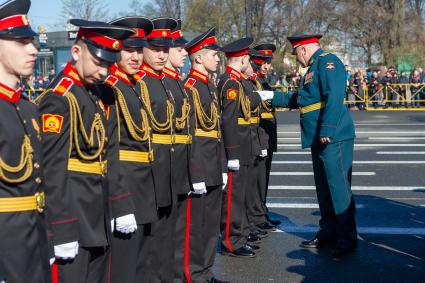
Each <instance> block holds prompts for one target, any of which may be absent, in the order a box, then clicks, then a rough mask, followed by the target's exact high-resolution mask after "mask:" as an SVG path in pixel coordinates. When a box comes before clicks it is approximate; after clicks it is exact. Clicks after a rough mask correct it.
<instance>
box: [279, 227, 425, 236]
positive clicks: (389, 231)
mask: <svg viewBox="0 0 425 283" xmlns="http://www.w3.org/2000/svg"><path fill="white" fill-rule="evenodd" d="M318 230H319V227H318V226H304V227H302V226H283V225H281V226H280V227H279V229H276V231H275V232H277V233H316V232H317V231H318ZM357 231H358V232H359V233H360V234H379V235H425V228H411V227H407V228H402V227H357Z"/></svg>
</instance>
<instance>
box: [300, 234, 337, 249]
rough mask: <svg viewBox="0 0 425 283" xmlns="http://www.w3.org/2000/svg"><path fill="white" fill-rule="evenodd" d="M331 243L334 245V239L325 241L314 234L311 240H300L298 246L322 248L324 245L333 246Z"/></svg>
mask: <svg viewBox="0 0 425 283" xmlns="http://www.w3.org/2000/svg"><path fill="white" fill-rule="evenodd" d="M333 245H335V242H334V241H325V240H322V239H319V238H318V237H317V236H315V237H314V238H313V239H311V240H307V241H303V242H301V244H300V247H302V248H307V249H311V248H323V247H325V246H333Z"/></svg>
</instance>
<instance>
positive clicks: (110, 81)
mask: <svg viewBox="0 0 425 283" xmlns="http://www.w3.org/2000/svg"><path fill="white" fill-rule="evenodd" d="M118 81H119V79H118V78H117V77H115V76H114V75H109V76H108V77H107V78H106V80H105V84H106V85H108V86H114V85H116V84H117V82H118Z"/></svg>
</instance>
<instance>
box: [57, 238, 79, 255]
mask: <svg viewBox="0 0 425 283" xmlns="http://www.w3.org/2000/svg"><path fill="white" fill-rule="evenodd" d="M54 249H55V257H56V258H60V259H73V258H75V257H76V256H77V255H78V242H77V241H75V242H71V243H66V244H61V245H56V246H55V247H54Z"/></svg>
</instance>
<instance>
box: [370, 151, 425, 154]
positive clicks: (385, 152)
mask: <svg viewBox="0 0 425 283" xmlns="http://www.w3.org/2000/svg"><path fill="white" fill-rule="evenodd" d="M376 154H396V155H409V154H412V155H417V154H425V151H377V152H376Z"/></svg>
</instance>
